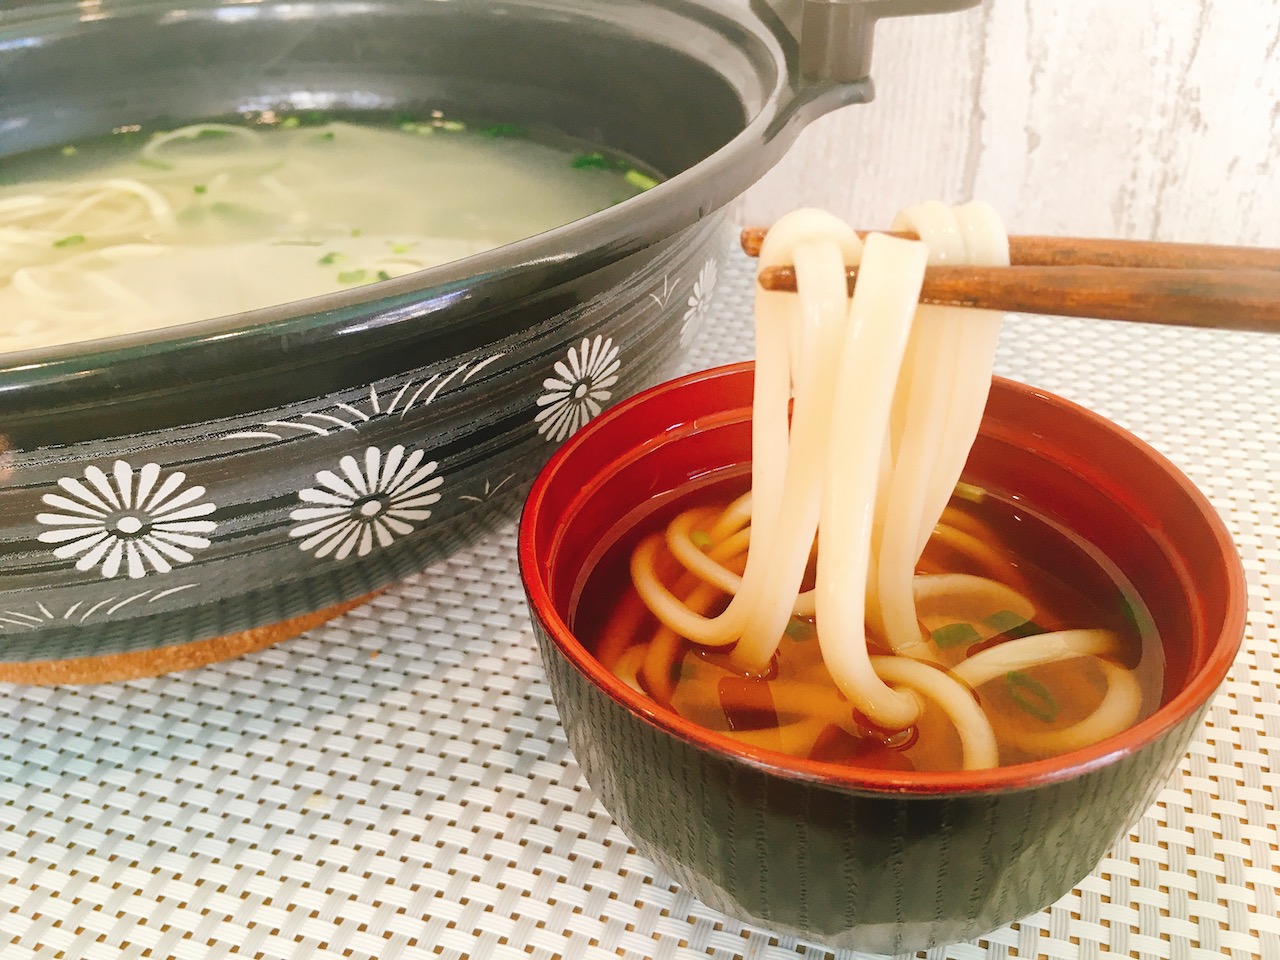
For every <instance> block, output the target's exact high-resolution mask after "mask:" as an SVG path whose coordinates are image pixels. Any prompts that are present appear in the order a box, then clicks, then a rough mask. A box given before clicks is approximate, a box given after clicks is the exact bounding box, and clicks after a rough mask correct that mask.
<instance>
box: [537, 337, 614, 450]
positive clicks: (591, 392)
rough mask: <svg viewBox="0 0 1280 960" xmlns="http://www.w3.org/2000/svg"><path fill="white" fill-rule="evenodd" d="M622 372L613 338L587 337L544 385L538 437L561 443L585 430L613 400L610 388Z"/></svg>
mask: <svg viewBox="0 0 1280 960" xmlns="http://www.w3.org/2000/svg"><path fill="white" fill-rule="evenodd" d="M621 368H622V363H621V361H620V360H619V359H618V348H617V347H615V346H614V345H613V340H612V339H610V338H605V337H603V336H599V335H597V336H596V338H595V339H594V340H592V339H590V338H587V337H584V338H583V340H582V343H581V344H579V345H578V346H576V347H570V348H569V353H568V354H567V356H566V357H565V359H563V360H557V361H556V364H555V372H556V374H557V376H554V377H548V378H547V379H546V380H543V381H542V389H543V393H542V395H541V396H539V397H538V406H539V407H540V408H541V409H540V410H539V411H538V414H537V416H535V417H534V420H535V422H536V423H537V424H538V433H540V434H542V435H543V436H544V437H546V438H547V439H548V440H550V441H552V442H559V441H561V440H566V439H568V438H569V437H571V436H573V434H574V433H576V432H577V431H578V430H580V429H582V427H583V426H585V425H586V423H587V422H588V421H589V420H590V419H591V418H592V417H594V416H596V415H597V414H598V413H600V411H601V410H603V409H604V404H605V403H607V402H608V400H609V398H610V397H611V396H613V393H612V391H611V390H610V389H609V388H610V387H612V386H613V385H614V384H615V383H617V382H618V371H619V370H620V369H621Z"/></svg>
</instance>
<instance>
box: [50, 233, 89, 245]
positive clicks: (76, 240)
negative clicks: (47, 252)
mask: <svg viewBox="0 0 1280 960" xmlns="http://www.w3.org/2000/svg"><path fill="white" fill-rule="evenodd" d="M84 241H85V236H84V234H83V233H73V234H71V235H70V236H68V237H63V238H62V239H61V240H55V241H53V245H54V246H55V247H74V246H76V245H77V244H80V243H84Z"/></svg>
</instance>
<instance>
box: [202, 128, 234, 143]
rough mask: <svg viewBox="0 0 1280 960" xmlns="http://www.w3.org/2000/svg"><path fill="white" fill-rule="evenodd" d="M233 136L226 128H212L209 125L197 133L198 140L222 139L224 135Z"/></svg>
mask: <svg viewBox="0 0 1280 960" xmlns="http://www.w3.org/2000/svg"><path fill="white" fill-rule="evenodd" d="M229 136H231V134H230V133H228V132H227V131H226V130H210V129H209V128H208V127H206V128H205V129H203V130H201V131H200V132H199V133H197V134H196V139H197V140H221V139H222V138H223V137H229Z"/></svg>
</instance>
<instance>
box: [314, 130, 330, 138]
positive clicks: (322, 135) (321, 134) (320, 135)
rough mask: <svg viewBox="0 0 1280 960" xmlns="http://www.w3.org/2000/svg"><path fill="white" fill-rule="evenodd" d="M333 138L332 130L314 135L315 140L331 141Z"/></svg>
mask: <svg viewBox="0 0 1280 960" xmlns="http://www.w3.org/2000/svg"><path fill="white" fill-rule="evenodd" d="M333 137H334V133H333V131H332V130H326V131H324V133H317V134H316V139H317V140H332V139H333Z"/></svg>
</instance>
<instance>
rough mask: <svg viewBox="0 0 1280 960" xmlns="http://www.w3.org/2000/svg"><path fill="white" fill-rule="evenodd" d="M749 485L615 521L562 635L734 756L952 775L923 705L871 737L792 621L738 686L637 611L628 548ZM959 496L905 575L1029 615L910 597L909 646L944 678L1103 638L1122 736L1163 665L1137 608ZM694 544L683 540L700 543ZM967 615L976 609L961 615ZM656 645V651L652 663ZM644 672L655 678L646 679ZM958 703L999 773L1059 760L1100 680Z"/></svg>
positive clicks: (948, 732) (703, 491)
mask: <svg viewBox="0 0 1280 960" xmlns="http://www.w3.org/2000/svg"><path fill="white" fill-rule="evenodd" d="M748 484H749V480H748V478H747V477H746V476H738V477H733V478H730V479H718V480H715V481H714V482H709V483H704V484H702V485H701V486H696V485H695V486H693V487H691V488H690V489H687V490H685V491H684V492H683V493H682V494H681V495H680V496H672V497H669V498H667V499H666V500H664V501H661V502H659V503H657V504H650V505H647V506H646V507H645V508H643V510H641V511H637V512H636V513H635V514H633V515H632V516H630V517H628V518H626V519H625V520H624V521H623V524H622V525H621V526H620V527H619V531H618V532H616V533H615V534H614V535H613V536H611V537H610V538H609V539H608V540H607V541H606V546H605V547H604V548H603V550H602V552H600V553H599V555H598V559H597V560H596V561H595V562H594V563H593V564H592V565H591V567H590V570H589V572H588V573H587V575H586V576H585V577H584V578H583V580H582V581H581V582H580V584H579V587H578V590H577V591H576V599H575V602H574V605H573V610H574V615H573V620H572V623H571V628H572V629H573V630H574V632H575V633H576V634H577V635H578V636H580V637H582V638H583V641H584V643H585V644H586V645H587V646H588V648H589V649H591V650H592V651H593V652H594V653H595V655H596V656H597V657H599V658H600V660H601V661H602V662H603V663H604V665H605V666H607V667H609V668H610V669H612V670H614V671H615V672H616V673H617V674H618V675H619V676H621V677H622V678H623V679H624V680H625V681H626V682H628V683H629V684H630V685H632V686H633V687H634V688H635V689H637V690H639V691H640V692H642V693H643V694H644V695H646V696H648V697H650V698H651V699H653V700H654V701H655V702H657V703H659V704H661V705H663V706H665V707H668V708H669V709H671V710H674V711H675V712H676V713H678V714H680V715H681V716H682V717H684V718H685V719H687V720H690V721H691V722H694V723H696V724H698V725H700V726H703V727H705V728H707V729H710V730H714V731H717V732H720V733H723V734H725V735H727V736H729V737H732V738H734V739H737V740H739V741H741V742H743V743H746V744H751V745H753V746H756V747H761V748H764V749H769V750H776V751H779V752H782V753H787V754H790V755H794V756H800V757H806V758H810V759H813V760H818V761H827V762H837V763H845V764H849V765H852V766H858V767H864V768H876V769H892V770H916V771H941V770H956V769H959V768H960V766H961V745H960V740H959V737H958V735H957V733H956V730H955V729H954V727H953V726H952V724H951V723H950V722H949V721H948V719H947V718H946V716H945V715H944V714H943V713H942V711H941V710H940V709H938V707H937V705H936V704H934V703H933V702H932V701H930V700H927V699H925V700H924V711H923V713H922V715H921V717H920V719H919V721H918V722H917V723H916V724H914V725H913V726H912V727H910V728H908V729H906V730H899V731H886V730H881V729H877V728H876V727H875V725H874V724H872V723H870V722H869V721H868V720H867V719H866V718H865V717H864V716H861V715H860V714H859V713H858V712H857V711H856V710H855V709H853V707H852V706H851V705H850V704H849V703H848V701H847V700H846V699H845V698H844V697H843V696H842V695H841V694H840V692H839V690H838V689H837V687H836V686H835V684H834V682H833V681H832V680H831V677H830V675H829V674H828V673H827V671H826V669H825V667H824V666H823V663H822V657H821V653H820V652H819V650H818V643H817V639H816V628H815V625H814V618H813V617H811V616H793V618H792V620H791V622H790V624H789V625H788V627H787V630H786V634H785V636H784V637H783V639H782V641H781V643H780V644H779V646H778V650H777V653H776V654H775V655H774V657H773V658H772V660H771V662H770V664H769V667H768V669H767V671H766V672H765V673H764V674H763V675H749V674H744V673H742V672H741V671H739V670H737V669H735V667H734V665H733V664H732V663H730V661H729V656H728V650H724V651H721V650H713V649H708V648H706V647H701V646H698V645H696V644H693V643H690V642H689V641H687V640H684V639H682V638H676V637H673V636H671V635H670V631H666V630H664V629H663V628H662V625H661V624H660V623H659V622H658V621H657V620H656V619H655V618H654V616H653V615H652V614H651V613H650V612H649V610H648V609H647V608H646V607H645V605H644V603H643V602H641V600H640V598H639V596H638V595H637V593H636V590H635V588H634V586H633V583H632V578H631V573H630V570H629V567H630V564H631V559H632V555H633V553H634V552H635V550H636V548H637V546H638V545H639V544H640V543H642V541H644V540H645V538H647V537H650V536H652V535H653V534H655V533H658V532H661V531H663V530H664V529H665V528H666V527H667V526H668V524H670V523H671V522H672V520H673V519H674V518H676V517H677V516H678V515H680V514H683V513H684V512H685V511H688V510H690V509H691V508H705V512H706V515H707V517H708V518H710V517H712V516H714V515H717V514H719V513H720V512H721V511H723V510H724V508H725V506H726V505H727V504H728V503H730V502H731V501H732V500H734V499H735V498H736V497H737V496H739V495H740V494H741V493H743V492H744V491H745V490H746V489H747V487H748ZM958 490H959V491H960V495H957V496H953V498H952V500H951V502H950V504H949V505H948V507H947V510H946V511H945V513H944V514H943V518H942V521H941V523H940V524H939V527H938V528H936V529H935V534H934V536H933V537H932V538H931V540H930V541H929V544H928V546H927V547H926V548H925V551H924V553H923V555H922V557H921V560H920V563H919V564H918V566H917V574H918V575H922V576H924V577H928V576H930V575H937V574H942V573H957V574H967V575H971V576H976V577H982V578H987V579H991V580H994V581H997V582H999V583H1000V584H1004V585H1007V586H1009V587H1011V588H1013V589H1014V590H1015V591H1017V593H1019V594H1020V595H1021V596H1023V597H1025V598H1027V599H1028V600H1029V601H1030V602H1031V604H1032V607H1033V609H1030V610H1026V609H1018V610H1010V609H1006V608H1004V607H1002V606H1001V604H1000V603H999V602H998V601H999V594H997V595H996V597H995V600H994V601H993V600H992V599H991V598H987V602H986V603H985V605H984V603H983V598H978V600H977V601H974V600H973V598H970V599H969V600H963V599H962V600H960V601H958V603H957V602H952V603H948V602H947V600H946V599H945V598H935V599H928V598H919V599H918V605H917V609H918V613H919V617H920V626H921V634H922V637H923V638H925V642H927V643H928V644H929V645H930V647H931V651H932V653H933V654H934V655H935V656H936V658H937V660H938V661H939V663H938V668H939V669H948V670H950V669H951V668H953V667H955V666H956V665H958V664H960V663H961V662H962V661H964V660H965V659H967V658H969V657H972V656H974V655H975V654H978V653H980V652H982V651H984V650H988V649H990V648H992V647H994V646H996V645H998V644H1000V643H1002V642H1005V641H1008V640H1013V639H1018V638H1021V637H1024V636H1032V635H1036V634H1042V633H1048V632H1053V631H1063V630H1074V629H1082V630H1094V629H1098V628H1101V629H1105V630H1108V631H1113V632H1114V634H1115V635H1116V636H1117V637H1119V638H1120V640H1121V645H1120V647H1119V649H1118V651H1117V655H1116V656H1115V657H1114V658H1112V659H1114V661H1115V667H1118V668H1120V669H1123V670H1124V671H1126V672H1128V673H1130V674H1131V676H1132V677H1133V678H1134V679H1135V680H1136V681H1137V687H1138V689H1139V690H1140V700H1141V703H1140V706H1139V707H1138V711H1137V716H1136V718H1135V722H1136V719H1141V718H1142V717H1146V716H1148V715H1150V714H1151V713H1152V712H1153V711H1154V710H1155V709H1156V708H1157V707H1158V706H1159V705H1160V701H1161V695H1162V687H1163V651H1162V648H1161V646H1160V641H1159V638H1158V636H1157V635H1156V633H1155V630H1154V627H1153V625H1152V622H1151V618H1150V616H1149V614H1148V613H1147V610H1146V608H1145V606H1144V605H1143V603H1142V601H1141V600H1140V599H1139V598H1138V597H1137V595H1136V594H1135V593H1134V591H1133V589H1132V588H1131V587H1130V586H1129V585H1128V584H1127V583H1126V582H1125V581H1124V579H1123V578H1122V576H1121V575H1120V574H1119V572H1118V571H1117V570H1116V569H1115V568H1114V566H1113V565H1112V564H1110V563H1109V562H1108V561H1107V560H1106V558H1105V557H1103V556H1101V555H1100V554H1099V552H1098V551H1097V550H1096V549H1094V548H1093V547H1091V546H1090V545H1089V544H1087V543H1084V542H1082V541H1081V540H1080V539H1079V538H1078V537H1077V536H1075V535H1074V534H1072V533H1070V532H1068V531H1066V530H1064V529H1062V528H1060V527H1058V526H1057V525H1055V524H1053V523H1051V522H1050V521H1048V520H1046V519H1044V518H1042V517H1040V516H1038V515H1036V514H1035V513H1033V512H1031V511H1029V510H1028V509H1027V508H1026V507H1025V506H1024V505H1022V504H1020V503H1014V502H1012V501H1009V500H1006V499H1003V498H1002V497H999V496H995V495H993V494H990V493H987V492H985V491H981V490H978V489H976V488H972V487H968V486H965V485H962V486H961V487H959V488H958ZM698 532H699V531H697V530H696V529H695V531H694V538H695V541H697V540H701V538H700V537H698V536H697V534H698ZM659 567H660V572H661V576H662V579H663V580H664V582H665V583H666V585H667V586H668V587H669V588H670V589H672V590H673V592H675V593H677V595H679V594H680V593H681V592H684V593H687V592H688V590H689V584H688V583H687V582H686V583H685V584H684V585H683V586H681V585H680V581H681V574H682V571H681V569H680V568H679V566H678V565H677V564H676V563H675V562H674V561H671V560H670V559H669V558H667V560H666V561H665V562H663V563H660V564H659ZM810 567H811V569H810V572H809V574H808V575H807V576H806V581H805V587H806V588H808V587H810V586H811V585H812V562H811V564H810ZM686 579H687V577H686ZM917 582H918V583H919V582H921V581H919V580H918V581H917ZM727 602H728V596H727V595H722V596H721V597H719V598H718V599H717V600H716V603H715V605H714V606H712V607H709V608H708V609H707V611H706V614H707V615H708V616H714V615H715V614H716V613H718V612H719V611H720V610H721V609H723V607H724V606H725V604H726V603H727ZM970 603H976V608H975V609H972V610H964V609H963V608H964V607H965V606H966V605H967V604H970ZM949 607H950V609H949ZM867 639H868V643H869V645H870V647H871V649H872V653H873V655H874V654H885V653H888V652H889V651H888V649H887V648H886V647H885V646H884V645H883V641H882V640H881V639H879V638H877V637H876V636H875V635H874V634H873V633H871V632H870V631H869V632H868V638H867ZM655 641H656V642H655ZM664 645H667V646H669V647H670V649H669V650H667V651H663V650H661V649H660V648H662V647H663V646H664ZM649 658H652V659H651V665H652V664H656V665H657V670H656V672H655V670H654V669H652V668H651V669H648V670H646V665H645V661H646V659H649ZM1115 667H1112V668H1111V669H1115ZM970 689H972V692H973V696H974V697H975V698H976V699H977V701H978V702H979V704H980V705H981V707H982V709H983V711H984V712H985V713H986V715H987V716H988V718H989V719H990V721H991V724H992V727H993V728H994V730H995V732H996V737H997V741H998V744H999V754H1000V763H1001V765H1009V764H1016V763H1021V762H1025V761H1029V760H1035V759H1040V758H1042V757H1045V756H1053V755H1056V754H1058V753H1061V752H1065V751H1064V750H1063V749H1055V748H1054V747H1055V744H1054V739H1055V737H1060V736H1061V735H1062V733H1063V731H1067V730H1069V729H1070V728H1072V727H1073V726H1074V725H1077V724H1079V723H1080V722H1081V721H1082V720H1084V719H1085V718H1087V717H1089V716H1090V715H1091V714H1092V713H1094V711H1095V710H1097V709H1098V707H1099V705H1100V704H1101V702H1102V700H1103V697H1104V695H1105V694H1106V692H1107V690H1108V678H1107V676H1106V675H1105V674H1104V668H1103V667H1102V666H1100V660H1099V658H1097V657H1078V658H1075V659H1069V660H1064V661H1060V662H1057V663H1049V664H1041V665H1036V666H1030V667H1027V668H1025V669H1021V670H1006V671H1001V672H1000V673H999V674H998V675H997V676H996V677H994V678H992V679H990V680H988V681H986V682H983V683H980V684H978V685H977V686H976V687H972V688H970ZM1072 748H1073V747H1071V746H1068V747H1067V749H1072Z"/></svg>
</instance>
